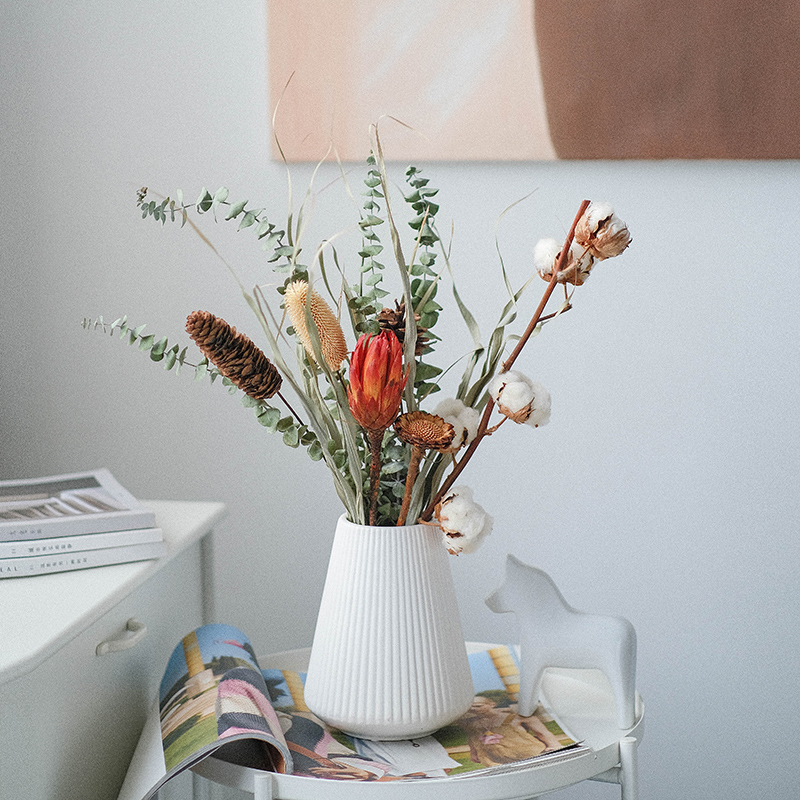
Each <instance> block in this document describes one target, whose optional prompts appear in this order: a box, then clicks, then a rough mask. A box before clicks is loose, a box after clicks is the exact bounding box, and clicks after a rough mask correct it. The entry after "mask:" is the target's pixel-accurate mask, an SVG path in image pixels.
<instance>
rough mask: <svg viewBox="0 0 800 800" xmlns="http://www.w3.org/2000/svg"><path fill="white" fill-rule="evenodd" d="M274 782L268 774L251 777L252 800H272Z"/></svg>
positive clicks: (261, 773)
mask: <svg viewBox="0 0 800 800" xmlns="http://www.w3.org/2000/svg"><path fill="white" fill-rule="evenodd" d="M274 797H275V781H274V779H273V777H272V773H270V772H260V773H258V774H257V775H254V776H253V800H274Z"/></svg>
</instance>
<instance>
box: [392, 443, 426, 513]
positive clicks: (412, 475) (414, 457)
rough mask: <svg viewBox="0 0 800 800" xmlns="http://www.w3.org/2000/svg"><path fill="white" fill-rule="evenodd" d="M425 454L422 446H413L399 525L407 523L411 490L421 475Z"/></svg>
mask: <svg viewBox="0 0 800 800" xmlns="http://www.w3.org/2000/svg"><path fill="white" fill-rule="evenodd" d="M424 454H425V450H424V449H423V448H422V447H417V446H414V447H412V448H411V458H410V459H409V462H408V473H407V474H406V490H405V493H404V494H403V505H401V506H400V516H399V517H398V518H397V524H398V525H405V524H406V517H408V509H409V507H410V506H411V492H412V490H413V489H414V483H415V481H416V480H417V475H419V465H420V462H421V461H422V456H423V455H424Z"/></svg>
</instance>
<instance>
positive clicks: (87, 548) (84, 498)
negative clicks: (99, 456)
mask: <svg viewBox="0 0 800 800" xmlns="http://www.w3.org/2000/svg"><path fill="white" fill-rule="evenodd" d="M165 553H166V545H165V544H164V534H163V532H162V530H161V529H160V528H157V527H156V517H155V513H154V512H153V511H151V510H150V509H148V508H146V507H145V506H143V505H142V504H141V503H140V502H139V501H138V500H136V498H135V497H134V496H133V495H132V494H131V493H130V492H128V491H127V490H126V489H125V488H123V487H122V486H121V485H120V484H119V482H118V481H117V480H116V479H115V478H114V476H113V475H112V474H111V473H110V472H109V471H108V470H107V469H99V470H94V471H92V472H79V473H73V474H70V475H56V476H51V477H47V478H36V479H33V480H16V481H0V578H15V577H24V576H28V575H39V574H42V573H48V572H65V571H67V570H74V569H87V568H88V567H101V566H107V565H109V564H124V563H127V562H130V561H144V560H147V559H151V558H159V557H161V556H162V555H164V554H165Z"/></svg>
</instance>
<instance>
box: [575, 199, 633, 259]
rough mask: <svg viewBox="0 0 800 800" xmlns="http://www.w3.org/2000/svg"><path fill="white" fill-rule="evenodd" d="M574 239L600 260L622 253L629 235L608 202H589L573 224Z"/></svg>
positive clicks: (629, 237) (628, 240)
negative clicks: (575, 223) (574, 224)
mask: <svg viewBox="0 0 800 800" xmlns="http://www.w3.org/2000/svg"><path fill="white" fill-rule="evenodd" d="M575 241H576V242H577V243H578V244H580V245H581V246H582V247H584V248H586V249H587V250H588V251H589V252H590V253H591V254H592V255H593V256H594V257H595V258H598V259H601V260H602V259H606V258H613V257H614V256H618V255H619V254H620V253H622V252H623V251H624V250H625V248H627V247H628V245H629V244H630V243H631V235H630V233H629V232H628V226H627V225H626V224H625V223H624V222H623V221H622V220H621V219H620V218H619V217H618V216H617V215H616V214H615V213H614V209H613V208H612V207H611V206H610V205H609V204H608V203H590V204H589V207H588V208H587V209H586V211H585V212H584V214H583V216H582V217H581V218H580V220H579V221H578V224H577V225H576V226H575Z"/></svg>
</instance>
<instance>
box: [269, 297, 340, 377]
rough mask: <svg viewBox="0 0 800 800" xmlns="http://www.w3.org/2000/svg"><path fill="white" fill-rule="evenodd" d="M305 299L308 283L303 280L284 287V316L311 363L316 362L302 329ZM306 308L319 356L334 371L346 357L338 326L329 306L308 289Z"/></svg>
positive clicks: (304, 328)
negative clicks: (317, 336) (290, 324)
mask: <svg viewBox="0 0 800 800" xmlns="http://www.w3.org/2000/svg"><path fill="white" fill-rule="evenodd" d="M307 297H308V283H307V282H306V281H295V282H294V283H290V284H289V285H288V286H287V287H286V294H285V295H284V300H285V302H286V313H287V314H288V315H289V319H290V320H291V321H292V327H293V328H294V330H295V333H296V334H297V336H298V337H299V339H300V341H301V342H302V343H303V347H304V348H305V350H306V354H307V355H308V357H309V359H310V360H311V361H312V362H314V363H316V358H314V347H313V345H312V343H311V336H310V335H309V333H308V327H307V326H306V299H307ZM310 306H311V307H310V311H311V317H312V319H313V320H314V324H315V325H316V326H317V333H318V335H319V342H320V348H321V350H322V356H323V358H324V359H325V362H326V363H327V365H328V366H329V367H330V368H331V369H332V370H334V371H335V370H338V369H339V368H340V367H341V366H342V362H343V361H344V360H345V359H346V358H347V354H348V351H347V343H346V342H345V338H344V332H343V331H342V326H341V325H339V321H338V320H337V319H336V317H335V316H334V314H333V312H332V311H331V309H330V306H329V305H328V304H327V303H326V302H325V301H324V300H323V299H322V298H321V297H320V296H319V294H318V293H317V292H315V291H314V290H313V289H312V290H311V303H310Z"/></svg>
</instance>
